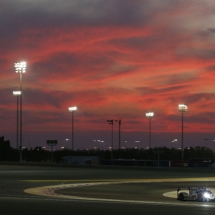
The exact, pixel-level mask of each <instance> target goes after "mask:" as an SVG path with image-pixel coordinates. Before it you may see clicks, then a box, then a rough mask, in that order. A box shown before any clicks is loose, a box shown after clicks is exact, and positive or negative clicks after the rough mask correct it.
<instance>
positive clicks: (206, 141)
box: [204, 138, 209, 148]
mask: <svg viewBox="0 0 215 215" xmlns="http://www.w3.org/2000/svg"><path fill="white" fill-rule="evenodd" d="M204 140H205V143H206V148H207V147H208V140H209V139H207V138H205V139H204Z"/></svg>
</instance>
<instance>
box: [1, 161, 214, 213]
mask: <svg viewBox="0 0 215 215" xmlns="http://www.w3.org/2000/svg"><path fill="white" fill-rule="evenodd" d="M0 181H1V184H0V188H1V191H2V192H1V194H0V199H1V202H4V206H3V208H2V209H3V210H1V211H2V212H0V214H6V215H7V214H8V215H9V214H10V215H11V214H14V215H15V214H19V213H17V211H22V213H21V214H28V213H29V212H30V213H31V214H34V213H35V214H38V213H41V211H43V210H46V211H47V212H48V213H52V214H59V210H58V209H56V208H58V207H59V208H61V210H62V211H63V212H64V214H71V213H70V212H71V211H70V210H71V208H73V210H75V211H76V210H77V211H76V212H75V213H73V214H80V212H81V214H95V212H96V211H98V210H101V211H100V212H101V213H103V214H109V213H110V211H111V210H113V214H115V212H116V211H118V213H117V214H127V213H128V212H129V211H130V212H131V211H135V212H136V214H142V212H143V211H148V214H155V213H157V214H165V213H166V212H167V211H171V210H173V208H174V207H177V208H178V207H179V208H180V211H186V210H187V208H189V210H190V211H191V213H190V214H200V212H201V214H204V213H205V214H210V212H213V211H214V210H215V202H207V203H198V202H188V201H187V202H180V201H177V200H176V189H177V187H178V186H183V187H186V186H206V187H208V188H210V189H212V190H214V189H215V173H214V172H213V171H205V170H203V171H201V170H200V171H175V170H170V171H169V170H168V171H167V170H162V169H152V170H149V169H132V168H127V169H125V168H113V169H111V168H60V167H37V166H34V167H29V166H3V165H0ZM174 195H175V198H174ZM20 201H22V202H23V203H22V204H20ZM11 204H12V205H14V207H11ZM38 204H40V205H41V206H43V207H39V208H38V207H37V206H36V205H38ZM110 205H111V207H110ZM78 206H80V207H78ZM32 207H33V208H34V210H32ZM197 208H198V209H197ZM132 209H133V210H132ZM131 213H133V212H131ZM174 214H179V211H174ZM180 214H181V212H180Z"/></svg>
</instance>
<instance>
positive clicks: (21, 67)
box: [14, 61, 27, 162]
mask: <svg viewBox="0 0 215 215" xmlns="http://www.w3.org/2000/svg"><path fill="white" fill-rule="evenodd" d="M14 67H15V72H16V73H19V74H20V75H19V77H20V92H21V94H20V146H19V157H20V162H22V94H23V91H22V73H25V72H26V67H27V63H26V62H25V61H21V62H18V63H15V64H14Z"/></svg>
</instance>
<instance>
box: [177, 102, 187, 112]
mask: <svg viewBox="0 0 215 215" xmlns="http://www.w3.org/2000/svg"><path fill="white" fill-rule="evenodd" d="M178 109H179V111H181V112H185V111H187V109H188V107H187V105H185V104H179V105H178Z"/></svg>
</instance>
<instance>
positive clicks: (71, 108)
mask: <svg viewBox="0 0 215 215" xmlns="http://www.w3.org/2000/svg"><path fill="white" fill-rule="evenodd" d="M68 109H69V112H72V150H73V149H74V125H73V124H74V123H73V121H74V119H73V118H74V116H73V115H74V111H76V110H77V107H76V106H74V107H68Z"/></svg>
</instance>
